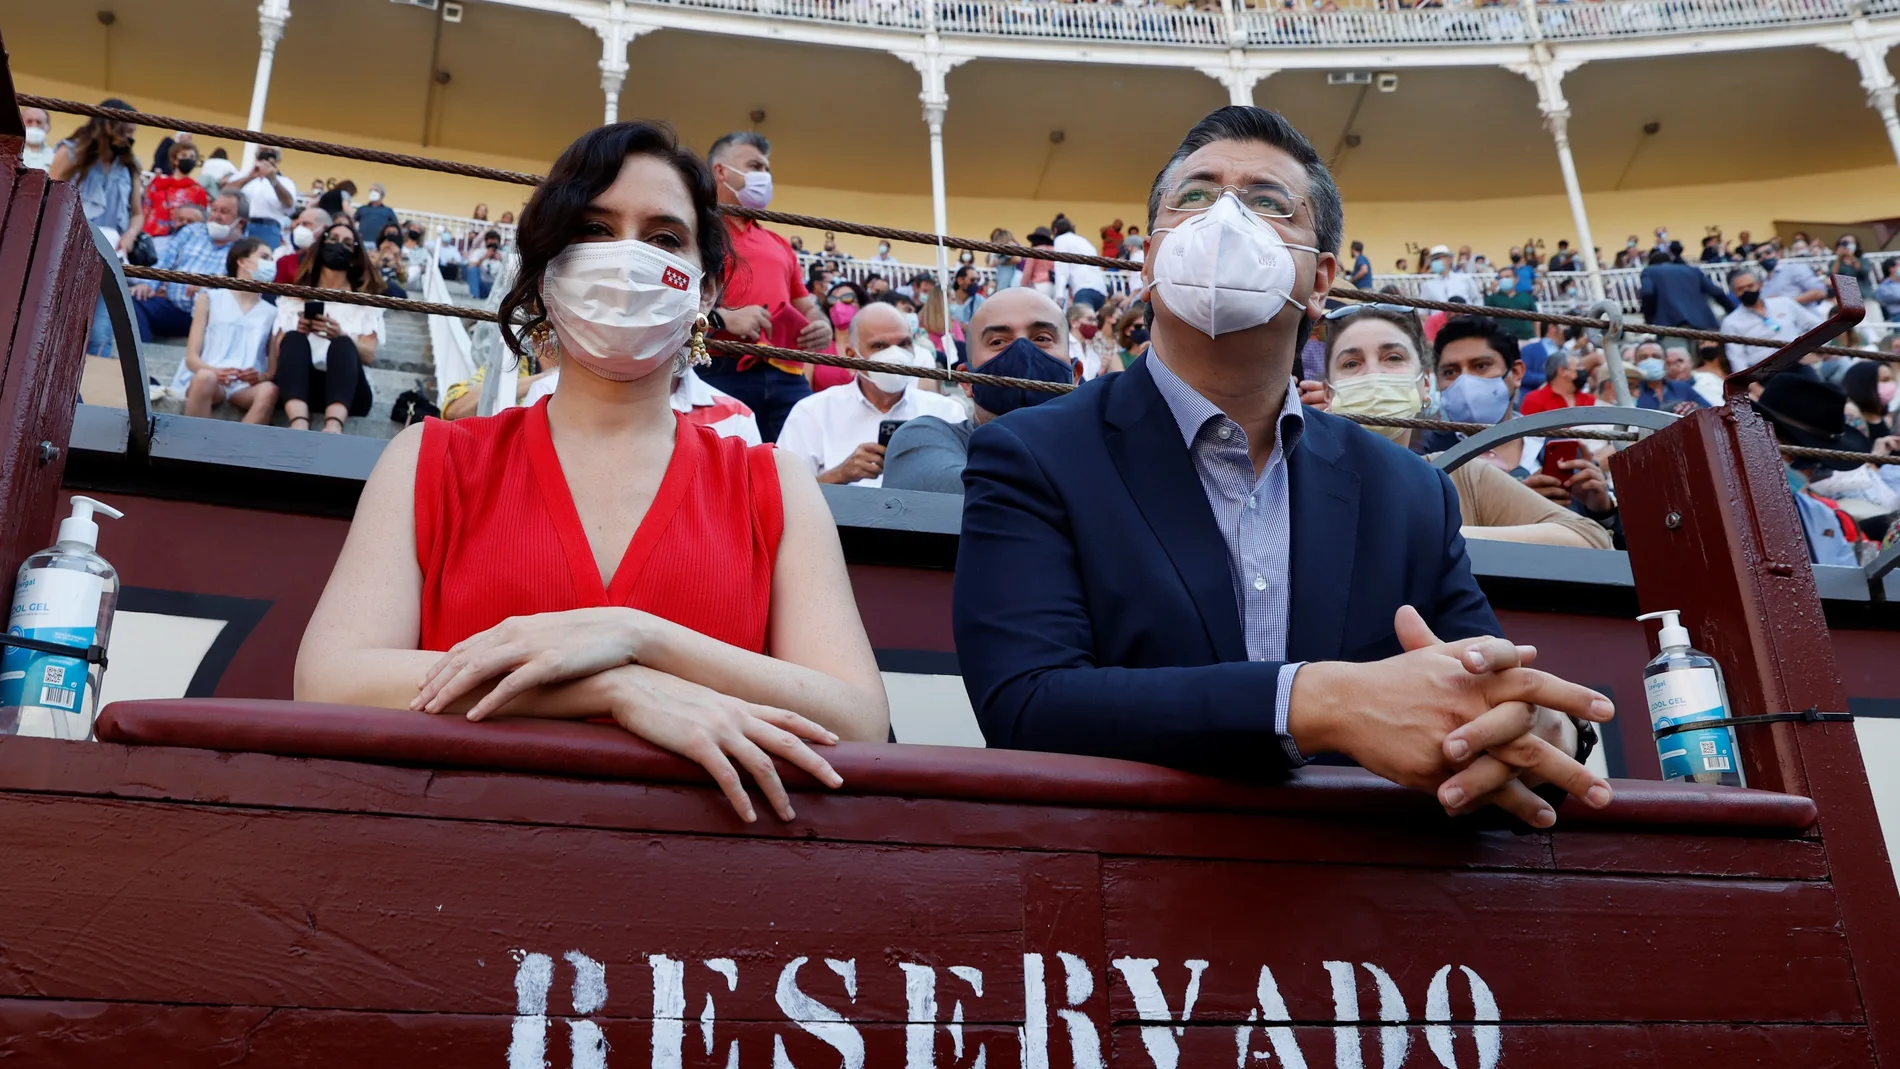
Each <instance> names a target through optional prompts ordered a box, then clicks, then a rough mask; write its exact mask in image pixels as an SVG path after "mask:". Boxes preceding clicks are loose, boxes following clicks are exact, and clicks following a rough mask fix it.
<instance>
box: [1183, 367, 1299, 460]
mask: <svg viewBox="0 0 1900 1069" xmlns="http://www.w3.org/2000/svg"><path fill="white" fill-rule="evenodd" d="M1148 374H1149V376H1150V377H1152V378H1153V379H1154V381H1155V389H1157V390H1159V391H1161V399H1162V400H1163V401H1166V402H1167V403H1168V411H1169V412H1170V413H1172V414H1173V416H1174V423H1175V426H1177V427H1179V428H1180V430H1181V441H1182V442H1183V443H1184V444H1185V445H1186V446H1187V447H1188V448H1189V449H1192V448H1194V439H1195V438H1196V437H1198V436H1199V435H1200V433H1201V428H1203V427H1205V426H1207V424H1208V422H1209V421H1210V420H1220V419H1226V418H1227V414H1226V413H1224V412H1222V411H1221V410H1220V406H1219V405H1217V404H1215V403H1214V402H1212V401H1209V400H1208V399H1207V398H1205V397H1203V396H1201V394H1200V391H1198V390H1196V389H1195V388H1194V387H1192V386H1189V385H1188V384H1187V382H1186V381H1184V380H1183V379H1182V378H1181V376H1179V375H1176V374H1175V373H1174V369H1173V368H1170V367H1169V366H1168V365H1167V364H1166V363H1165V362H1164V361H1162V359H1161V358H1160V355H1159V354H1158V353H1156V352H1154V351H1153V347H1152V345H1151V346H1150V350H1149V353H1148ZM1305 430H1306V411H1305V409H1303V408H1301V407H1300V388H1299V383H1298V382H1296V381H1294V380H1293V379H1292V378H1290V377H1289V378H1288V379H1287V381H1286V402H1285V404H1283V405H1282V406H1281V408H1280V441H1279V444H1278V448H1279V450H1280V452H1281V454H1282V455H1290V454H1291V453H1292V452H1293V449H1294V447H1295V446H1297V445H1298V444H1299V441H1300V435H1301V434H1302V433H1304V432H1305Z"/></svg>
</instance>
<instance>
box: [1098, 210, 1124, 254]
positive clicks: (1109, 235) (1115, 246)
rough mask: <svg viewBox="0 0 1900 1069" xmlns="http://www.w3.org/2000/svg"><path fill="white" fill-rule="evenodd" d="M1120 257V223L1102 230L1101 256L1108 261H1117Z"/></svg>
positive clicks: (1116, 221)
mask: <svg viewBox="0 0 1900 1069" xmlns="http://www.w3.org/2000/svg"><path fill="white" fill-rule="evenodd" d="M1121 255H1122V221H1121V220H1120V219H1117V220H1115V221H1114V222H1113V223H1110V224H1109V225H1107V226H1105V227H1103V228H1102V256H1103V257H1105V258H1107V259H1110V260H1119V259H1121Z"/></svg>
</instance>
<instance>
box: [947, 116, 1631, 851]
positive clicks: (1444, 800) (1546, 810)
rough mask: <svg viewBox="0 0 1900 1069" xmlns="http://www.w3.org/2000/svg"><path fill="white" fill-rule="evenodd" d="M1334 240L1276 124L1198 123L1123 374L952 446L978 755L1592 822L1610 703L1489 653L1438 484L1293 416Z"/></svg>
mask: <svg viewBox="0 0 1900 1069" xmlns="http://www.w3.org/2000/svg"><path fill="white" fill-rule="evenodd" d="M1344 221H1345V220H1344V211H1343V209H1342V207H1341V204H1340V198H1339V191H1338V188H1337V187H1336V186H1335V185H1334V184H1333V179H1332V175H1331V173H1330V172H1328V170H1327V168H1326V165H1325V163H1324V162H1323V161H1322V160H1321V159H1320V156H1319V154H1318V153H1317V152H1316V151H1314V149H1313V146H1312V144H1311V143H1310V142H1308V141H1307V139H1306V138H1305V137H1304V136H1303V135H1301V134H1300V132H1299V131H1297V130H1295V129H1294V128H1293V127H1292V126H1291V125H1290V124H1288V123H1287V121H1286V120H1285V119H1283V118H1281V117H1280V116H1279V115H1277V114H1275V113H1273V112H1270V111H1266V110H1264V109H1261V108H1255V107H1242V106H1232V107H1226V108H1222V109H1220V110H1218V111H1215V112H1213V113H1212V114H1210V115H1209V116H1207V118H1205V119H1203V120H1202V121H1201V122H1200V123H1199V124H1198V125H1196V126H1195V127H1194V129H1193V130H1191V131H1189V133H1188V135H1187V137H1186V138H1185V139H1184V140H1183V141H1182V143H1181V145H1180V147H1179V148H1177V149H1176V150H1175V153H1174V155H1173V157H1172V158H1171V159H1169V160H1168V161H1167V164H1166V165H1165V166H1164V167H1162V169H1161V171H1160V173H1159V174H1158V175H1157V176H1156V178H1155V182H1154V186H1153V189H1152V191H1151V192H1150V195H1149V202H1148V233H1149V235H1150V238H1151V246H1150V249H1149V255H1148V257H1147V259H1146V261H1145V263H1144V265H1143V269H1142V276H1143V279H1144V281H1145V282H1147V283H1148V293H1149V295H1150V300H1151V302H1152V303H1151V305H1150V311H1151V314H1152V315H1153V326H1152V328H1151V333H1150V336H1149V340H1150V343H1151V349H1150V351H1149V353H1148V355H1146V356H1144V357H1142V358H1141V359H1139V360H1137V361H1135V363H1134V365H1133V366H1132V367H1131V368H1130V369H1129V370H1128V371H1126V372H1123V373H1122V374H1120V375H1106V376H1103V377H1101V378H1099V379H1096V380H1094V381H1092V382H1089V383H1086V384H1084V385H1083V386H1081V387H1079V388H1078V389H1076V391H1075V392H1073V393H1071V394H1068V395H1067V396H1064V397H1060V398H1057V399H1055V400H1053V401H1050V402H1047V403H1044V404H1040V405H1037V406H1035V407H1033V408H1027V409H1023V410H1020V411H1017V412H1012V413H1010V414H1008V415H1006V416H1004V417H1002V418H1000V419H995V420H991V421H990V422H988V423H986V424H984V425H983V426H981V427H978V428H977V430H976V433H975V434H974V435H973V436H972V437H971V440H970V456H969V464H968V466H967V467H966V468H965V470H964V476H963V478H964V486H965V496H964V507H963V531H962V537H961V539H960V541H959V547H958V554H957V569H956V595H955V610H954V627H955V634H956V642H957V655H958V659H959V662H960V664H961V666H962V671H963V678H964V683H965V686H966V687H967V688H968V690H969V692H970V699H971V703H972V704H973V706H974V707H975V709H976V714H977V719H978V721H979V723H980V724H981V725H982V728H983V732H984V735H985V737H986V738H987V740H988V742H989V744H990V745H991V746H996V747H1007V748H1015V749H1029V750H1050V751H1059V752H1069V753H1083V754H1094V755H1098V756H1105V757H1120V758H1127V759H1132V760H1139V761H1147V762H1150V763H1156V764H1162V765H1169V766H1172V767H1177V768H1184V769H1191V770H1196V771H1205V772H1211V773H1216V774H1221V775H1227V776H1238V777H1246V778H1252V779H1263V778H1270V777H1274V776H1278V775H1283V774H1284V773H1285V772H1286V770H1288V769H1290V768H1293V767H1296V766H1298V765H1301V764H1303V763H1305V762H1306V761H1307V760H1309V759H1310V758H1312V757H1314V756H1317V755H1319V754H1322V753H1332V754H1337V755H1341V756H1344V757H1346V758H1348V759H1350V760H1353V761H1356V762H1357V763H1359V764H1360V765H1362V766H1364V767H1365V768H1367V769H1369V770H1371V771H1373V772H1375V773H1377V774H1379V775H1381V776H1384V777H1386V778H1388V779H1391V780H1393V781H1395V782H1398V783H1402V784H1405V785H1407V786H1411V787H1416V788H1420V789H1425V790H1432V791H1434V792H1435V793H1436V795H1437V800H1438V802H1439V804H1440V805H1442V806H1443V807H1444V808H1445V809H1446V811H1448V812H1451V813H1464V812H1468V811H1471V810H1473V809H1477V808H1481V807H1486V806H1490V805H1496V806H1499V807H1501V808H1503V809H1505V810H1507V811H1509V812H1510V813H1512V814H1514V815H1516V816H1518V817H1520V818H1522V819H1523V820H1525V821H1527V822H1528V823H1530V824H1531V825H1533V826H1536V827H1549V826H1550V825H1551V824H1553V823H1555V821H1556V819H1557V815H1556V809H1555V804H1554V801H1547V800H1546V799H1545V798H1543V797H1540V796H1539V795H1538V794H1536V793H1534V792H1533V791H1532V789H1531V786H1530V784H1531V783H1534V782H1538V781H1542V782H1543V783H1545V784H1550V785H1554V787H1553V788H1551V789H1549V790H1547V791H1546V793H1548V794H1551V795H1552V798H1553V799H1555V800H1561V795H1562V793H1563V792H1568V793H1571V794H1575V795H1577V796H1579V797H1580V798H1583V799H1585V800H1586V801H1587V802H1588V803H1589V804H1590V805H1593V806H1601V805H1607V804H1608V803H1609V801H1610V793H1611V792H1610V787H1609V784H1608V783H1607V782H1605V781H1604V780H1602V779H1601V778H1599V777H1597V776H1596V775H1595V774H1594V773H1591V772H1590V771H1588V770H1587V769H1586V768H1584V766H1583V765H1582V764H1581V763H1579V761H1578V758H1579V757H1582V756H1584V755H1585V752H1586V748H1587V746H1588V745H1589V742H1590V740H1591V739H1592V738H1593V732H1592V731H1590V730H1587V725H1584V724H1583V723H1582V721H1579V720H1573V719H1571V717H1580V718H1583V720H1587V721H1604V720H1608V719H1609V718H1610V716H1611V715H1612V709H1611V705H1610V702H1609V700H1608V699H1606V698H1604V697H1603V696H1602V695H1599V694H1596V693H1595V692H1593V691H1590V690H1588V689H1586V688H1584V687H1581V686H1577V685H1575V684H1572V683H1568V682H1565V681H1563V680H1560V679H1558V678H1556V677H1554V676H1551V675H1548V674H1545V673H1543V672H1539V671H1537V670H1536V669H1534V668H1530V667H1527V666H1526V662H1527V661H1528V659H1529V657H1530V656H1531V654H1530V652H1529V650H1528V649H1527V648H1521V647H1517V646H1515V645H1513V644H1512V643H1510V642H1508V641H1506V640H1504V639H1502V638H1494V637H1490V636H1495V635H1497V634H1498V631H1499V627H1498V621H1497V617H1496V616H1495V615H1494V614H1493V613H1492V612H1491V608H1490V605H1489V604H1488V603H1487V602H1486V601H1485V597H1484V594H1483V592H1481V591H1480V590H1479V589H1478V585H1477V583H1476V581H1475V580H1474V579H1473V578H1472V575H1471V565H1470V561H1469V559H1468V558H1467V556H1466V553H1465V542H1464V538H1463V536H1462V535H1461V534H1460V533H1459V524H1460V520H1459V507H1458V499H1457V495H1456V492H1455V491H1454V490H1453V488H1452V485H1451V483H1450V481H1449V480H1448V479H1446V478H1445V476H1444V475H1443V474H1442V473H1440V472H1437V471H1435V470H1434V469H1432V468H1431V467H1430V466H1429V465H1427V464H1426V463H1425V461H1423V460H1421V459H1419V458H1418V457H1416V456H1413V455H1412V454H1411V453H1410V452H1409V451H1407V450H1406V449H1405V448H1403V447H1401V446H1399V445H1397V444H1396V443H1394V442H1391V441H1389V440H1387V439H1385V438H1383V437H1380V436H1378V435H1374V434H1367V433H1365V432H1364V431H1363V430H1361V429H1360V428H1359V427H1357V426H1355V425H1353V424H1352V423H1351V422H1350V421H1347V420H1345V419H1343V418H1341V417H1338V416H1333V415H1330V414H1328V413H1325V412H1318V411H1305V410H1303V409H1302V407H1301V405H1300V401H1299V394H1298V388H1297V385H1296V383H1295V382H1294V379H1293V372H1294V369H1295V367H1296V364H1295V361H1296V360H1297V358H1298V354H1299V351H1300V347H1301V345H1302V344H1303V342H1304V341H1305V339H1306V336H1307V334H1308V332H1309V330H1310V328H1311V326H1312V324H1313V323H1314V322H1315V321H1316V320H1317V319H1318V318H1319V317H1320V315H1321V314H1322V313H1323V312H1324V311H1325V301H1326V292H1327V290H1329V289H1330V288H1331V287H1332V284H1333V281H1334V278H1335V276H1336V275H1337V274H1338V273H1339V270H1340V265H1339V261H1338V259H1337V257H1336V255H1335V250H1337V249H1338V248H1339V243H1340V237H1341V231H1342V230H1343V229H1344ZM1565 714H1569V715H1565Z"/></svg>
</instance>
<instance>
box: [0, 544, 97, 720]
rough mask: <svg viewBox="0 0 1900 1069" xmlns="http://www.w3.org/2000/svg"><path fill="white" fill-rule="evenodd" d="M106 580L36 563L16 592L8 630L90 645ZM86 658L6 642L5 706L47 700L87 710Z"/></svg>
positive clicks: (2, 669) (0, 659)
mask: <svg viewBox="0 0 1900 1069" xmlns="http://www.w3.org/2000/svg"><path fill="white" fill-rule="evenodd" d="M104 594H105V580H103V579H101V578H100V577H99V576H96V575H90V574H88V573H86V572H81V571H74V570H73V569H70V568H34V569H32V570H30V571H28V572H27V573H26V576H25V577H24V578H22V579H21V580H20V585H19V586H18V588H16V589H15V590H14V592H13V616H12V620H11V622H10V623H9V625H8V627H7V634H9V635H13V636H15V637H20V638H32V639H38V640H40V641H41V642H57V643H59V644H60V645H62V646H81V647H84V646H91V645H92V643H93V636H94V635H95V634H96V632H97V630H98V625H99V599H100V598H101V597H103V596H104ZM86 669H87V665H86V662H85V660H84V659H82V658H79V657H62V656H60V655H59V654H56V653H41V652H39V651H38V650H27V649H21V648H19V647H17V646H8V647H6V653H5V655H4V656H0V707H7V708H13V707H16V706H43V707H45V708H48V709H58V710H61V711H63V712H68V713H72V714H74V715H84V713H85V711H86V709H85V706H84V705H83V704H82V703H81V701H80V698H81V696H82V695H83V694H84V692H85V688H86Z"/></svg>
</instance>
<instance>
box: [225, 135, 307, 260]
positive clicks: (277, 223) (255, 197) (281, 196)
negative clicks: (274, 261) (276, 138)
mask: <svg viewBox="0 0 1900 1069" xmlns="http://www.w3.org/2000/svg"><path fill="white" fill-rule="evenodd" d="M282 158H283V154H282V153H281V152H279V151H278V150H277V149H274V148H270V147H268V146H266V147H264V148H260V149H258V150H257V162H256V163H254V164H252V165H251V169H250V170H248V171H245V172H244V173H243V174H239V175H234V176H233V177H232V178H231V181H230V182H227V183H225V184H226V185H228V186H229V185H235V186H236V187H237V188H238V191H239V192H241V193H243V194H244V200H245V202H246V203H247V204H249V205H250V206H251V219H250V225H249V226H248V227H247V228H246V230H245V233H246V234H248V235H249V236H251V237H254V238H256V239H257V240H259V241H261V242H263V243H264V245H265V247H266V248H272V249H274V248H276V247H277V246H278V244H279V243H280V242H282V241H283V239H284V224H285V223H287V222H289V221H290V213H291V212H292V211H293V210H294V209H295V208H296V206H297V186H296V184H295V183H293V182H292V181H291V180H290V179H289V178H286V177H285V176H284V174H283V172H281V171H279V170H278V169H277V163H278V161H279V160H280V159H282Z"/></svg>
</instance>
